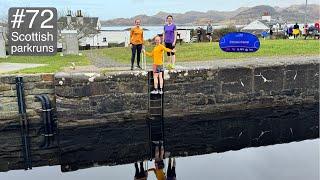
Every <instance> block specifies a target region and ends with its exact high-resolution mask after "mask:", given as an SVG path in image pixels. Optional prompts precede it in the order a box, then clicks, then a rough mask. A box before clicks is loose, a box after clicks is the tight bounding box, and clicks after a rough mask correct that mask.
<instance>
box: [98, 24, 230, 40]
mask: <svg viewBox="0 0 320 180" xmlns="http://www.w3.org/2000/svg"><path fill="white" fill-rule="evenodd" d="M131 27H132V26H109V27H102V28H101V29H102V30H124V29H127V28H131ZM142 27H143V28H145V29H148V31H145V32H144V35H145V37H144V38H145V39H152V38H153V37H154V36H156V35H157V34H162V33H163V26H142ZM198 27H201V28H204V29H206V26H177V28H178V29H196V28H198ZM223 27H225V26H213V29H220V28H223Z"/></svg>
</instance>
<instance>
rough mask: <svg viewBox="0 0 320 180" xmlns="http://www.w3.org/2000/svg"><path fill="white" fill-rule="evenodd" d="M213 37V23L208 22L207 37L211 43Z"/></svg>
mask: <svg viewBox="0 0 320 180" xmlns="http://www.w3.org/2000/svg"><path fill="white" fill-rule="evenodd" d="M212 35H213V27H212V25H211V22H210V21H208V25H207V37H208V39H209V41H210V42H212Z"/></svg>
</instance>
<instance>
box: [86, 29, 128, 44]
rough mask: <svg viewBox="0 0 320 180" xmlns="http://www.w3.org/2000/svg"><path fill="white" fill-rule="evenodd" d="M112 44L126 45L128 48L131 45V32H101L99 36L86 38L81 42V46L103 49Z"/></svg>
mask: <svg viewBox="0 0 320 180" xmlns="http://www.w3.org/2000/svg"><path fill="white" fill-rule="evenodd" d="M110 43H112V44H124V46H125V47H127V46H128V45H129V43H130V32H129V31H124V30H100V31H99V32H98V33H97V34H95V35H94V36H90V37H85V38H83V39H81V40H80V45H81V46H87V45H90V46H91V47H92V46H93V47H103V46H108V45H109V44H110Z"/></svg>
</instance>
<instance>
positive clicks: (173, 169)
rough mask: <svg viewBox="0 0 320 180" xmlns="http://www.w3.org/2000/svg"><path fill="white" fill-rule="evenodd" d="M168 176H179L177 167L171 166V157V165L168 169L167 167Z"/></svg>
mask: <svg viewBox="0 0 320 180" xmlns="http://www.w3.org/2000/svg"><path fill="white" fill-rule="evenodd" d="M167 176H168V178H175V177H177V175H176V167H174V166H171V159H169V165H168V169H167Z"/></svg>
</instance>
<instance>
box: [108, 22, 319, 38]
mask: <svg viewBox="0 0 320 180" xmlns="http://www.w3.org/2000/svg"><path fill="white" fill-rule="evenodd" d="M308 24H309V26H311V25H314V23H308ZM293 25H294V24H288V26H293ZM299 26H300V29H301V30H303V24H299ZM131 27H132V26H105V27H102V30H124V29H127V28H131ZM142 27H143V28H146V29H148V31H145V32H144V34H145V39H152V38H153V37H154V36H156V35H157V34H161V33H163V26H142ZM198 27H201V28H203V29H206V28H207V27H206V26H177V28H178V29H197V28H198ZM224 27H226V26H222V25H220V26H213V29H214V30H215V29H221V28H224ZM236 27H237V28H242V27H244V25H237V26H236Z"/></svg>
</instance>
